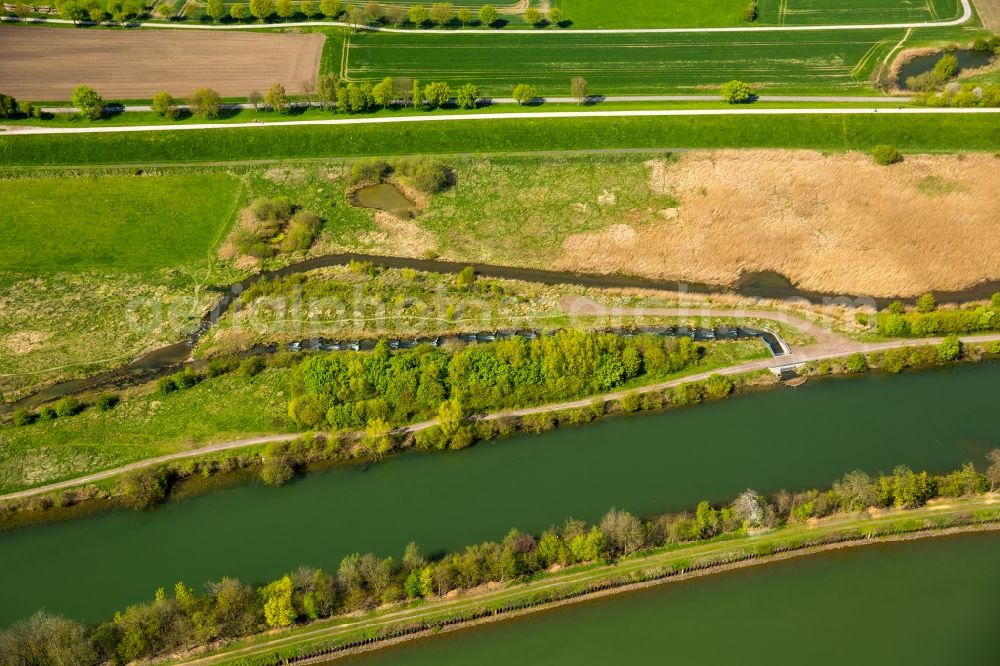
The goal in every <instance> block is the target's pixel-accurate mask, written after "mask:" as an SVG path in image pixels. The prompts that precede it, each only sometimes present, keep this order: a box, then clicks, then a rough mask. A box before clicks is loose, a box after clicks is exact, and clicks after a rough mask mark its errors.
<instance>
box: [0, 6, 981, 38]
mask: <svg viewBox="0 0 1000 666" xmlns="http://www.w3.org/2000/svg"><path fill="white" fill-rule="evenodd" d="M960 1H961V3H962V15H961V16H959V17H958V18H955V19H951V20H948V21H919V22H916V23H866V24H850V25H795V26H791V25H788V26H785V25H767V26H763V25H762V26H736V27H730V28H618V29H606V30H602V29H593V30H591V29H582V30H573V29H569V30H536V29H511V30H506V29H505V30H482V29H479V30H467V29H456V30H409V29H401V28H385V27H374V26H354V25H351V24H348V23H343V22H340V21H299V22H289V23H256V24H239V25H202V24H194V23H192V24H188V23H185V22H175V23H138V24H130V25H131V26H133V27H140V28H164V29H177V30H273V29H275V28H306V27H331V26H335V27H343V28H356V29H361V30H369V31H371V32H387V33H401V34H407V35H635V34H668V35H672V34H690V33H729V32H735V33H740V32H807V31H811V32H815V31H822V30H872V29H875V30H878V29H888V30H895V29H905V28H942V27H948V26H955V25H962V24H964V23H966V22H967V21H968V20H969V19H970V18H972V7H971V6H970V5H969V0H960ZM0 20H4V21H12V20H16V19H12V18H10V17H2V19H0ZM40 22H41V23H62V24H70V25H72V24H73V21H68V20H65V19H46V20H44V21H40ZM83 24H84V25H95V24H94V23H92V22H90V21H85V22H83ZM104 25H117V24H113V23H110V22H109V23H106V24H104Z"/></svg>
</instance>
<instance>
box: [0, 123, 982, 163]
mask: <svg viewBox="0 0 1000 666" xmlns="http://www.w3.org/2000/svg"><path fill="white" fill-rule="evenodd" d="M878 144H892V145H895V146H896V147H897V148H899V149H901V150H908V151H922V152H955V151H976V150H980V151H988V150H996V147H997V146H998V145H1000V123H998V122H997V118H996V117H995V116H992V115H989V114H981V115H971V114H970V115H961V114H954V115H950V114H942V115H933V116H921V115H902V116H887V115H879V114H877V113H872V114H870V115H868V114H865V115H825V114H824V115H789V116H742V115H727V116H707V117H691V116H678V117H622V118H559V119H545V118H514V119H509V120H486V121H475V122H472V121H437V122H432V123H403V124H398V125H397V124H393V125H391V126H388V125H358V126H350V127H343V126H339V127H338V126H292V127H266V126H264V127H254V128H225V129H213V130H205V131H196V132H191V131H178V132H156V133H146V134H114V133H112V134H92V135H80V136H76V135H27V136H4V135H0V166H26V167H31V166H83V165H143V164H170V163H178V162H189V163H190V162H197V163H214V162H226V161H247V160H261V161H269V160H270V161H279V160H291V159H294V158H320V157H356V156H371V155H383V156H391V155H407V154H469V153H471V154H476V153H510V152H537V151H561V150H595V149H597V150H600V149H603V150H608V151H614V150H620V149H642V148H716V147H723V146H725V147H746V148H750V147H757V148H814V149H818V150H832V151H846V150H862V151H866V152H867V151H869V150H871V148H872V147H873V146H875V145H878Z"/></svg>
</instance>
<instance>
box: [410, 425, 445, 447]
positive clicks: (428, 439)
mask: <svg viewBox="0 0 1000 666" xmlns="http://www.w3.org/2000/svg"><path fill="white" fill-rule="evenodd" d="M413 439H414V444H415V445H416V447H417V448H418V449H426V450H431V449H436V450H441V449H443V448H444V447H445V445H446V444H447V441H446V440H445V437H444V433H443V432H441V428H439V427H438V426H436V425H435V426H431V427H429V428H424V429H423V430H418V431H417V433H416V434H415V435H414V437H413Z"/></svg>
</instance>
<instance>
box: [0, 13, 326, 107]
mask: <svg viewBox="0 0 1000 666" xmlns="http://www.w3.org/2000/svg"><path fill="white" fill-rule="evenodd" d="M323 41H324V37H323V35H319V34H315V35H279V34H253V33H246V32H205V31H190V32H187V31H179V30H178V31H162V32H159V31H153V30H141V31H140V30H136V31H134V32H132V31H121V30H84V29H80V30H63V29H49V28H37V29H25V28H17V27H0V44H3V47H4V56H3V66H2V67H0V91H2V92H4V93H6V94H8V95H13V96H14V97H17V98H20V99H31V100H46V101H49V100H53V101H54V100H68V99H69V98H70V95H71V94H72V92H73V88H74V87H75V86H77V85H79V84H87V85H89V86H91V87H93V88H95V89H96V90H97V91H98V92H100V93H101V94H102V95H103V96H104V98H105V99H148V98H150V97H152V96H153V95H154V94H156V93H157V92H160V91H162V90H166V91H168V92H170V93H171V94H173V95H175V96H178V97H184V96H187V95H189V94H190V93H191V92H192V91H193V90H194V89H195V88H198V87H199V86H208V87H210V88H214V89H215V90H217V91H218V92H219V93H220V94H221V95H223V96H225V97H242V96H245V95H248V94H249V93H250V92H251V91H253V90H255V89H258V90H264V89H266V88H267V87H268V86H270V85H271V84H273V83H282V84H284V86H285V87H286V88H287V89H288V90H289V91H290V92H292V91H297V90H298V89H299V87H300V86H301V84H302V82H303V81H306V80H308V79H313V78H315V76H316V73H317V71H318V69H319V61H320V56H321V55H322V52H323Z"/></svg>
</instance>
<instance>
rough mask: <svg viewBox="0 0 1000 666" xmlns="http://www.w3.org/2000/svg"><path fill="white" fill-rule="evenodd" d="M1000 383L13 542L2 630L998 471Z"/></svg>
mask: <svg viewBox="0 0 1000 666" xmlns="http://www.w3.org/2000/svg"><path fill="white" fill-rule="evenodd" d="M998 383H1000V365H998V364H992V365H978V366H963V367H954V368H950V369H947V370H936V371H929V372H923V373H914V374H908V375H901V376H893V377H886V376H869V377H864V378H860V379H851V380H843V379H840V380H830V381H811V382H809V383H807V384H806V385H804V386H802V387H800V388H798V389H787V388H782V389H776V390H773V391H767V392H761V393H757V394H752V395H747V396H742V397H738V398H733V399H730V400H726V401H722V402H719V403H715V404H709V405H700V406H697V407H694V408H690V409H683V410H678V411H673V412H667V413H661V414H654V415H643V416H634V417H628V418H621V419H611V420H607V421H604V422H602V423H599V424H592V425H589V426H585V427H580V428H573V429H565V430H560V431H555V432H551V433H546V434H544V435H540V436H534V437H519V438H514V439H511V440H507V441H501V442H495V443H487V444H481V445H477V446H474V447H472V448H470V449H468V450H465V451H461V452H452V453H444V454H435V455H432V454H421V453H409V454H406V455H403V456H399V457H397V458H394V459H390V460H387V461H385V462H382V463H379V464H377V465H373V466H371V467H370V468H369V469H367V470H366V471H365V470H362V469H360V468H344V469H334V470H330V471H326V472H320V473H315V474H312V475H308V476H306V477H304V478H302V479H300V480H298V481H296V482H293V483H291V484H289V485H287V486H285V487H283V488H268V487H264V486H261V485H247V486H241V487H236V488H229V489H226V490H220V491H217V492H214V493H211V494H208V495H204V496H201V497H196V498H193V499H188V500H185V501H181V502H170V503H168V504H167V505H166V506H163V507H161V508H158V509H156V510H154V511H150V512H146V513H135V512H127V511H120V512H111V513H106V514H103V515H98V516H93V517H89V518H83V519H79V520H74V521H67V522H63V523H55V524H49V525H42V526H38V527H33V528H27V529H22V530H19V531H15V532H8V533H3V534H0V589H2V590H3V591H4V592H3V594H2V595H0V625H5V624H8V623H10V622H11V621H13V620H15V619H17V618H20V617H24V616H26V615H28V614H29V613H31V612H32V611H34V610H35V609H37V608H40V607H44V608H46V609H47V610H49V611H50V612H55V613H62V614H66V615H68V616H70V617H74V618H78V619H81V620H97V619H101V618H104V617H108V616H109V615H110V614H111V613H112V612H113V611H114V610H116V609H119V608H122V607H123V606H124V605H126V604H128V603H131V602H134V601H138V600H141V599H146V598H151V596H152V593H153V590H154V589H155V588H156V587H160V586H167V587H168V588H169V587H172V586H173V584H174V583H175V582H176V581H178V580H183V581H185V582H187V583H188V584H189V585H192V586H196V587H198V586H200V584H201V583H203V582H205V581H207V580H211V579H219V578H221V577H223V576H236V577H239V578H241V579H243V580H245V581H248V582H262V581H265V580H269V579H272V578H275V577H277V576H278V575H280V574H281V573H282V572H284V571H287V570H289V569H291V568H294V567H295V566H297V565H299V564H311V565H316V566H322V567H325V568H329V569H335V568H336V566H337V563H338V562H339V560H340V558H341V557H343V556H344V555H345V554H348V553H350V552H355V551H360V552H365V551H369V550H370V551H373V552H376V553H380V554H396V555H397V556H398V554H399V553H401V552H402V549H403V547H404V546H405V544H406V543H407V542H408V541H411V540H414V541H417V542H418V543H419V544H420V545H421V546H422V547H423V548H424V550H425V552H428V553H434V552H439V551H441V550H443V549H451V548H457V547H461V546H464V545H465V544H467V543H472V542H476V541H480V540H484V539H494V538H500V537H501V536H502V535H503V534H504V533H505V532H506V531H507V530H508V529H509V528H510V527H513V526H516V527H519V528H521V529H525V530H532V531H535V532H537V531H540V530H541V529H544V528H545V527H546V526H548V525H549V524H552V523H561V522H562V521H563V520H564V519H565V518H566V517H568V516H573V517H577V518H582V519H585V520H593V519H596V518H598V517H600V515H601V514H602V513H603V512H604V511H606V510H607V509H608V508H609V507H612V506H616V507H619V508H625V509H628V510H631V511H633V512H636V513H639V514H648V513H652V512H659V511H666V510H673V509H682V508H688V507H691V506H693V505H694V504H695V503H696V502H697V501H699V500H701V499H710V500H715V501H724V500H728V499H731V498H732V497H734V496H735V495H736V494H737V493H739V492H740V491H741V490H743V489H744V488H746V487H748V486H750V487H753V488H755V489H757V490H759V491H762V492H767V491H774V490H777V489H780V488H789V489H800V488H805V487H810V486H820V487H825V486H827V485H829V484H830V482H831V481H832V480H833V479H835V478H836V477H839V476H840V475H842V474H843V473H844V472H846V471H849V470H851V469H855V468H859V467H860V468H863V469H865V470H867V471H870V472H878V471H880V470H884V471H888V470H890V469H891V468H892V467H893V466H894V465H896V464H899V463H905V464H908V465H911V466H912V467H914V468H921V469H929V470H931V471H945V470H948V469H952V468H955V467H957V466H958V465H960V464H961V463H963V462H966V461H974V462H976V463H977V464H979V465H980V466H981V465H982V464H983V463H984V457H983V456H984V454H985V452H986V451H987V450H988V449H990V448H992V447H993V446H997V445H998V444H1000V428H998V426H997V421H996V417H995V413H994V412H993V411H992V410H991V409H990V407H991V396H995V390H996V386H997V385H998ZM904 610H908V609H904Z"/></svg>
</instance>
